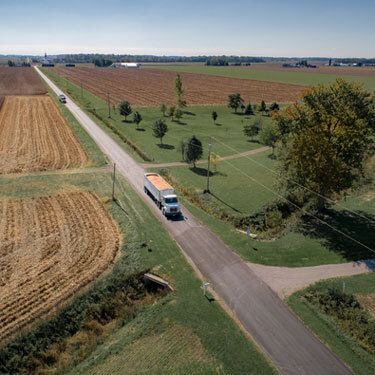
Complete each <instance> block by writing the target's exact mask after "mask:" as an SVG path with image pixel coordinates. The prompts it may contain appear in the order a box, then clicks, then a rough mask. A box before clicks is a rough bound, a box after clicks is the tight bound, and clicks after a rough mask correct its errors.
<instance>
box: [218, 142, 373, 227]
mask: <svg viewBox="0 0 375 375" xmlns="http://www.w3.org/2000/svg"><path fill="white" fill-rule="evenodd" d="M212 138H213V139H215V140H216V141H217V142H219V143H221V144H222V145H224V146H225V147H227V148H228V149H231V150H232V151H235V152H236V153H238V152H239V151H238V150H236V149H235V148H233V147H231V146H229V145H227V144H226V143H224V142H222V141H219V140H218V139H217V138H215V137H212ZM243 157H244V158H246V159H248V160H250V161H251V162H253V163H255V164H257V165H259V166H261V167H263V168H265V169H267V170H268V171H270V172H271V173H273V174H274V175H276V176H277V177H278V178H282V177H280V175H279V174H278V173H277V172H276V171H275V170H273V169H272V168H269V167H267V166H266V165H264V164H262V163H260V162H258V161H256V160H254V159H253V158H251V157H249V156H248V155H244V156H243ZM284 179H285V178H284ZM289 181H291V182H293V183H294V184H296V185H298V186H299V187H301V188H303V189H305V190H307V191H309V192H310V193H313V194H316V195H317V196H319V197H320V198H323V199H326V200H327V201H330V202H331V203H334V204H336V205H337V206H338V207H341V208H343V209H345V210H347V211H349V212H351V213H352V214H354V215H357V216H359V217H361V218H362V219H366V220H368V221H370V222H372V223H375V220H372V219H371V218H369V217H367V216H364V215H362V214H360V213H358V212H355V211H353V210H351V209H349V208H347V207H345V206H343V205H342V204H340V203H337V202H335V201H334V200H333V199H331V198H328V197H325V196H324V195H322V194H320V193H318V192H316V191H314V190H312V189H310V188H308V187H306V186H303V185H301V184H300V183H298V182H296V181H293V180H289Z"/></svg>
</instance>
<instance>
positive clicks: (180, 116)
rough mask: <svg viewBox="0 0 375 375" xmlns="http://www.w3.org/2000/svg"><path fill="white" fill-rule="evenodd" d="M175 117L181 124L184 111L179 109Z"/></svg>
mask: <svg viewBox="0 0 375 375" xmlns="http://www.w3.org/2000/svg"><path fill="white" fill-rule="evenodd" d="M174 117H175V118H176V119H177V122H180V120H181V118H182V111H181V109H180V108H177V109H176V111H175V114H174Z"/></svg>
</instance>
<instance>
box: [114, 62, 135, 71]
mask: <svg viewBox="0 0 375 375" xmlns="http://www.w3.org/2000/svg"><path fill="white" fill-rule="evenodd" d="M111 66H112V67H113V68H135V69H138V68H139V67H140V66H141V64H139V63H135V62H120V63H113V64H112V65H111Z"/></svg>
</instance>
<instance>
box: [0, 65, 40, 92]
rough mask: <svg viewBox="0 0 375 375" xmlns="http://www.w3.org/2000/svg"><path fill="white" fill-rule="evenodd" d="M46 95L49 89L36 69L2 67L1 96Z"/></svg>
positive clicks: (0, 70)
mask: <svg viewBox="0 0 375 375" xmlns="http://www.w3.org/2000/svg"><path fill="white" fill-rule="evenodd" d="M46 93H47V88H46V86H45V84H44V83H43V81H42V80H41V79H40V78H39V76H38V75H37V74H36V73H35V70H34V69H32V68H9V67H0V96H3V95H43V94H46Z"/></svg>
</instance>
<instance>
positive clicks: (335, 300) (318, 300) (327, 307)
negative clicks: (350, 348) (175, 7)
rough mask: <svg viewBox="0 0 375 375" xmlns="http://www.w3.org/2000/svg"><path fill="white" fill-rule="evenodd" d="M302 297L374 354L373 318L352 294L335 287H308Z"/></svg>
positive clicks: (374, 332)
mask: <svg viewBox="0 0 375 375" xmlns="http://www.w3.org/2000/svg"><path fill="white" fill-rule="evenodd" d="M304 298H305V299H306V300H307V301H308V302H309V303H312V304H314V305H315V306H317V307H318V308H319V309H320V310H321V311H323V312H324V313H325V314H327V315H330V316H332V317H333V318H334V319H335V321H336V322H337V323H338V325H339V326H340V327H341V329H342V330H343V331H344V332H346V333H347V334H349V335H351V336H352V337H354V338H355V339H356V340H357V341H358V342H359V344H360V345H361V346H362V347H363V348H364V349H366V350H367V351H369V352H370V353H372V354H375V319H373V318H372V317H371V315H370V314H369V313H368V312H367V311H366V310H365V309H363V307H362V306H361V304H360V303H359V302H358V300H357V299H356V298H355V296H353V295H352V294H347V293H344V292H343V291H341V290H339V289H337V288H332V287H330V288H327V289H318V288H316V287H312V288H309V289H308V290H307V292H306V293H305V294H304Z"/></svg>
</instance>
